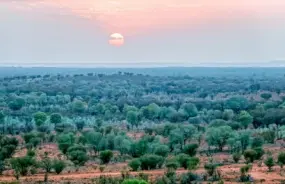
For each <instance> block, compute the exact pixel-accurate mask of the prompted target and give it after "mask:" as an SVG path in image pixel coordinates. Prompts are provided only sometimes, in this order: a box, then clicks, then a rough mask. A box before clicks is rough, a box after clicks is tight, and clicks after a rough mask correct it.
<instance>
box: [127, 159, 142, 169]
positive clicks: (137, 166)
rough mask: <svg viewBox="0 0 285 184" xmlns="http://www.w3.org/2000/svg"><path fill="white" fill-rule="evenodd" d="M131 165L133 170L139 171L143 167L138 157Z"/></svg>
mask: <svg viewBox="0 0 285 184" xmlns="http://www.w3.org/2000/svg"><path fill="white" fill-rule="evenodd" d="M128 165H129V167H130V168H132V170H133V171H138V170H139V168H140V167H141V161H140V159H138V158H135V159H133V160H131V161H130V162H129V164H128Z"/></svg>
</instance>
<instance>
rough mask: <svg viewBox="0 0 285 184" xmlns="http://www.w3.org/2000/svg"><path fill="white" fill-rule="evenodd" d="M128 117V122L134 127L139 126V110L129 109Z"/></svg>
mask: <svg viewBox="0 0 285 184" xmlns="http://www.w3.org/2000/svg"><path fill="white" fill-rule="evenodd" d="M126 119H127V121H128V123H129V124H131V126H132V128H133V127H134V126H136V127H138V125H139V124H138V123H139V121H138V113H137V112H135V111H128V112H127V118H126Z"/></svg>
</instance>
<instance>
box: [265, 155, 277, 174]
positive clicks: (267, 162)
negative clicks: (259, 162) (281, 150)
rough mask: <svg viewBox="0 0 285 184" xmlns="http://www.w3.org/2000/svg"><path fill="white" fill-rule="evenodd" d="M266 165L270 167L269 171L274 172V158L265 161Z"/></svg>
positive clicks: (270, 157)
mask: <svg viewBox="0 0 285 184" xmlns="http://www.w3.org/2000/svg"><path fill="white" fill-rule="evenodd" d="M264 164H265V165H266V166H267V167H268V171H269V172H270V171H272V167H273V166H274V165H275V162H274V159H273V157H272V156H269V157H267V158H266V160H265V161H264Z"/></svg>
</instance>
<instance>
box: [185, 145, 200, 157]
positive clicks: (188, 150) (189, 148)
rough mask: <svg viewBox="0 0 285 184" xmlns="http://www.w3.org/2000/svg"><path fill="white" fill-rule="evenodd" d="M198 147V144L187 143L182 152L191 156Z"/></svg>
mask: <svg viewBox="0 0 285 184" xmlns="http://www.w3.org/2000/svg"><path fill="white" fill-rule="evenodd" d="M198 147H199V146H198V144H188V145H186V146H185V147H184V149H183V152H184V153H185V154H188V155H189V156H191V157H193V156H195V155H196V153H197V149H198Z"/></svg>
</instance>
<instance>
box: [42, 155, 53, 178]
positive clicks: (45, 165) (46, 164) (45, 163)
mask: <svg viewBox="0 0 285 184" xmlns="http://www.w3.org/2000/svg"><path fill="white" fill-rule="evenodd" d="M40 167H41V168H42V169H44V171H45V178H44V182H48V174H49V173H50V172H51V170H52V161H51V159H50V158H49V157H48V155H47V154H46V155H45V157H44V158H43V159H42V160H41V162H40Z"/></svg>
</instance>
